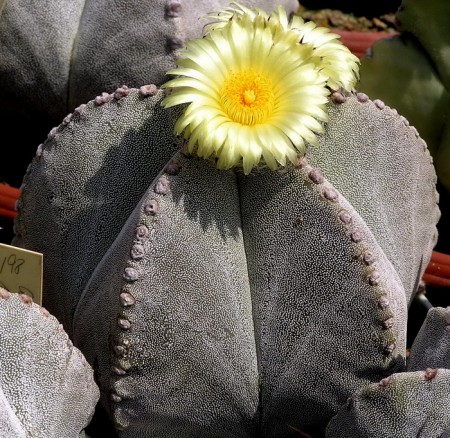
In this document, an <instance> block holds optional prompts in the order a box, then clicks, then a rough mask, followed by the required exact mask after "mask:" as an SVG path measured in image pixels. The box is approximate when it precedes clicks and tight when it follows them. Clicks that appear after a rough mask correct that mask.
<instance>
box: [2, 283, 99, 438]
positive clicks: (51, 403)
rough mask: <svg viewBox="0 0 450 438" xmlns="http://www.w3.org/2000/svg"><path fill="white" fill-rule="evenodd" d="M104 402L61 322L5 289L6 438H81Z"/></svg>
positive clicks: (3, 386)
mask: <svg viewBox="0 0 450 438" xmlns="http://www.w3.org/2000/svg"><path fill="white" fill-rule="evenodd" d="M98 399H99V390H98V387H97V385H96V384H95V382H94V376H93V371H92V368H91V367H90V366H89V364H88V363H87V362H86V360H85V358H84V356H83V355H82V354H81V352H80V351H79V350H78V348H76V347H74V346H73V345H72V342H71V341H70V340H69V338H68V336H67V334H66V333H65V332H64V331H63V329H62V326H61V325H60V324H59V322H58V321H57V319H56V318H55V317H54V316H52V315H50V314H49V313H48V312H47V311H46V310H45V309H43V308H42V307H40V306H38V305H37V304H34V303H32V301H31V298H29V297H26V296H23V295H18V294H10V293H9V292H7V291H6V290H4V289H0V406H1V407H2V409H1V413H0V436H1V437H5V438H21V437H27V438H28V437H34V438H49V437H51V438H60V437H64V438H79V436H80V434H81V432H82V430H83V429H84V428H85V427H86V426H87V425H88V424H89V421H90V420H91V418H92V415H93V414H94V408H95V405H96V403H97V401H98Z"/></svg>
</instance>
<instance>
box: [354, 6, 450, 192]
mask: <svg viewBox="0 0 450 438" xmlns="http://www.w3.org/2000/svg"><path fill="white" fill-rule="evenodd" d="M449 17H450V4H449V3H448V2H447V1H445V0H434V1H433V2H432V4H431V5H430V2H427V1H424V0H403V1H402V4H401V6H400V8H399V10H398V11H397V14H396V18H397V22H398V30H399V32H400V34H399V35H397V36H393V37H390V38H387V39H383V40H381V41H378V42H376V43H375V44H374V45H373V46H372V48H371V49H370V51H369V53H368V54H367V55H366V56H365V57H364V58H363V59H362V62H361V81H360V83H359V84H358V88H359V89H360V90H362V91H364V92H366V93H367V94H369V95H370V96H373V97H379V98H380V99H382V100H383V101H385V102H386V103H387V104H388V105H390V106H393V107H395V108H396V109H397V110H398V111H399V112H400V113H401V114H402V115H404V116H405V117H406V118H407V119H408V120H409V121H410V122H411V123H412V124H413V125H414V126H415V127H416V128H417V129H418V131H419V132H420V135H421V136H422V137H423V138H424V139H425V141H426V142H427V144H428V147H429V149H430V152H431V154H432V156H433V157H434V162H435V167H436V172H437V175H438V178H439V180H440V181H441V183H442V184H443V186H444V187H445V189H446V190H447V191H450V171H449V169H450V137H449V136H450V126H449V123H448V120H449V111H450V94H449V93H450V57H449V56H448V53H447V47H448V44H449V43H450V39H449V38H450V34H449V32H448V29H449V25H450V22H449ZM430 23H433V25H432V26H430V25H429V24H430ZM422 96H426V99H422V98H421V97H422ZM419 101H420V103H418V102H419Z"/></svg>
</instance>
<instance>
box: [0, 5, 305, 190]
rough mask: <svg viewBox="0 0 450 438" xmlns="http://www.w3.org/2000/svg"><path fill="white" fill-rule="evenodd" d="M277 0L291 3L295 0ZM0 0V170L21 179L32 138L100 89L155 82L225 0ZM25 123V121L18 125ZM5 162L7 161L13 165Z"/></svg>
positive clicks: (10, 179)
mask: <svg viewBox="0 0 450 438" xmlns="http://www.w3.org/2000/svg"><path fill="white" fill-rule="evenodd" d="M258 3H259V5H260V6H261V7H263V8H268V9H270V8H272V7H274V6H275V5H276V4H278V3H280V4H282V5H283V7H284V8H285V9H286V10H287V11H289V12H294V11H295V10H296V8H298V3H297V1H296V0H283V1H280V2H275V1H273V0H260V1H259V2H258ZM2 4H3V2H0V92H1V94H2V99H1V103H0V120H1V122H0V123H1V124H0V128H1V129H3V130H6V129H12V130H13V131H14V132H15V133H16V136H17V137H16V139H15V144H16V145H20V147H14V148H11V149H10V154H11V155H10V157H12V159H11V158H9V159H8V160H2V165H1V167H0V175H1V177H2V178H3V179H6V180H8V182H9V183H10V184H12V185H17V186H18V185H19V184H20V180H21V178H22V176H23V175H24V173H25V169H26V165H27V164H28V162H29V161H30V160H31V158H32V156H33V153H34V150H35V148H36V145H37V144H38V143H39V141H41V139H42V138H43V137H44V136H45V135H46V133H47V132H48V131H49V130H50V129H51V127H53V126H55V125H57V124H59V122H60V121H61V120H62V118H63V117H65V116H66V114H68V113H69V112H73V110H74V109H75V108H76V107H77V106H79V105H81V104H82V103H84V102H86V101H88V100H91V99H92V98H94V97H95V96H96V95H97V93H98V92H99V91H100V90H106V91H108V92H113V91H114V90H115V89H116V88H117V87H119V86H121V85H122V84H129V85H133V86H140V85H142V84H146V83H154V84H156V85H161V84H162V83H163V82H164V81H165V73H166V71H167V70H169V69H170V68H173V67H174V65H175V64H174V62H175V59H176V57H177V55H178V52H179V49H180V48H182V47H183V45H184V41H185V39H191V38H194V37H198V36H200V35H201V30H202V27H203V25H204V24H205V23H206V15H207V13H209V12H211V11H212V10H218V9H220V8H221V7H223V6H225V5H227V4H228V1H225V0H214V1H205V0H202V1H195V0H183V1H178V0H147V1H144V2H143V1H136V0H135V1H128V2H127V4H126V7H125V6H124V5H123V4H122V3H121V2H114V3H111V2H108V1H102V2H100V1H96V2H93V3H91V2H87V1H85V0H57V1H55V0H45V1H39V2H35V1H32V0H20V1H5V2H4V7H3V10H2V7H1V6H2ZM24 125H26V126H27V127H28V128H27V129H23V126H24ZM11 162H12V163H13V166H11Z"/></svg>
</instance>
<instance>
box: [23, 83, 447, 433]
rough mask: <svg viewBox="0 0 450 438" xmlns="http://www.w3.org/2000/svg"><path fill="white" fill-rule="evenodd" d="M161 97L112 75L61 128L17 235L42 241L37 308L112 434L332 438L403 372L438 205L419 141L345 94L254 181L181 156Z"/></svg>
mask: <svg viewBox="0 0 450 438" xmlns="http://www.w3.org/2000/svg"><path fill="white" fill-rule="evenodd" d="M163 96H164V93H163V92H161V91H157V90H156V87H154V86H145V87H141V88H140V89H139V90H136V89H128V88H126V87H121V88H120V89H118V90H117V91H116V92H115V93H113V94H112V95H109V94H106V93H105V94H103V95H100V96H98V97H97V98H95V99H94V100H93V101H91V102H89V103H88V104H87V105H85V106H82V107H80V108H79V109H78V110H77V111H76V112H75V114H74V115H71V116H70V117H68V118H66V119H65V120H64V122H63V124H62V125H60V126H59V127H58V128H55V129H54V130H53V131H52V132H51V133H50V135H49V138H48V139H47V140H46V141H45V142H44V143H43V144H42V145H40V146H39V148H38V151H37V154H36V157H35V158H34V160H33V162H32V163H31V165H30V167H29V170H28V172H27V175H26V176H25V178H24V184H23V187H22V188H23V190H22V197H21V199H20V200H19V203H18V209H19V216H18V218H17V220H16V233H17V234H16V237H15V240H14V244H16V245H18V246H24V247H27V248H29V249H33V250H37V251H40V252H43V253H44V257H46V263H44V268H45V273H44V290H45V293H44V297H47V299H46V302H45V305H46V306H47V307H48V308H49V310H51V311H52V312H54V313H55V315H56V316H57V317H58V318H61V321H62V322H63V323H64V325H65V326H66V327H67V328H68V331H69V333H70V335H71V337H73V339H74V340H75V343H76V345H77V346H78V347H79V348H80V349H81V351H83V353H84V354H85V355H86V358H87V360H88V361H89V362H90V363H91V365H93V366H94V368H95V370H96V376H97V379H98V380H97V381H98V383H99V385H100V388H101V393H102V396H101V400H102V404H103V405H104V406H105V408H106V409H107V410H108V412H109V414H110V417H111V419H112V420H113V421H114V424H115V425H116V428H117V430H118V431H119V433H120V436H121V437H127V438H128V437H130V438H135V437H141V436H147V435H152V436H154V437H165V438H167V437H172V436H185V437H192V436H202V437H216V436H217V437H218V436H221V437H243V436H249V437H252V436H259V435H262V436H267V437H284V436H290V435H292V434H293V429H292V428H296V429H298V430H302V431H303V432H305V433H310V434H313V435H314V436H323V434H324V430H325V427H326V424H327V422H328V421H329V419H330V418H331V417H333V415H335V414H336V413H337V412H338V411H339V409H340V406H341V405H343V404H344V403H345V401H346V400H347V398H348V397H349V396H350V395H351V394H353V393H356V392H357V391H358V390H360V389H361V388H364V387H366V386H367V385H370V384H372V383H375V382H378V381H380V379H382V378H383V377H385V376H386V375H389V374H392V373H394V372H398V371H403V370H404V367H405V348H406V345H405V344H406V341H405V337H406V315H407V309H408V305H409V301H410V298H411V296H412V295H413V294H414V292H415V290H414V288H415V287H416V284H417V283H418V280H419V279H420V278H421V276H422V274H423V271H424V269H425V267H426V265H427V263H428V260H429V258H430V255H431V250H432V247H433V245H434V243H435V241H436V222H437V220H438V218H439V209H438V207H437V194H436V191H435V183H436V175H435V172H434V168H433V165H432V161H431V157H430V154H429V153H428V151H427V149H426V145H425V144H424V142H423V140H421V139H420V138H419V136H418V135H417V131H415V129H414V128H413V127H410V126H408V123H407V122H406V120H405V119H404V118H402V117H400V116H399V115H398V114H397V113H396V112H395V111H394V110H391V109H390V108H388V107H387V106H385V105H384V104H383V103H382V102H381V101H374V102H372V101H371V100H370V99H368V98H367V96H365V95H363V94H344V93H340V92H336V93H334V94H333V95H332V96H331V98H330V102H329V105H328V106H329V108H328V109H329V116H330V119H329V121H328V123H327V124H326V125H325V133H324V134H323V135H321V136H320V139H319V147H318V148H317V149H310V150H309V151H308V153H307V155H306V157H304V158H303V159H300V160H299V163H298V165H297V166H294V167H289V168H286V169H284V170H280V171H278V172H272V171H269V170H268V169H265V168H261V169H256V170H254V171H253V172H252V173H251V174H250V175H248V176H244V175H243V174H242V173H241V171H240V170H239V169H237V170H236V171H219V170H217V169H216V168H215V167H214V163H212V162H207V161H204V160H200V159H198V158H195V157H188V156H185V155H184V154H183V153H181V152H177V150H179V149H180V148H182V142H181V140H180V139H178V138H177V137H175V136H174V135H173V134H172V132H173V126H174V123H175V120H176V118H177V117H178V115H179V112H178V111H175V110H171V111H167V110H162V109H161V108H160V101H161V99H162V98H163ZM174 154H175V156H174ZM341 154H342V156H341ZM411 172H412V174H411ZM328 175H330V176H329V177H328ZM419 200H420V202H419ZM417 204H420V205H417ZM396 206H397V207H399V206H401V208H402V211H403V214H400V213H399V212H398V211H397V210H396V208H395V207H396ZM49 236H51V238H49ZM61 291H65V293H61Z"/></svg>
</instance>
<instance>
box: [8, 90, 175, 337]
mask: <svg viewBox="0 0 450 438" xmlns="http://www.w3.org/2000/svg"><path fill="white" fill-rule="evenodd" d="M149 90H150V91H151V93H150V95H143V94H142V92H140V91H139V90H132V91H129V90H126V91H125V92H124V93H125V95H126V96H125V97H122V98H119V99H116V98H114V97H113V95H108V94H104V95H103V96H98V98H97V99H96V100H94V101H90V102H89V103H88V104H87V105H84V106H80V107H79V108H78V109H77V110H76V111H75V112H74V114H71V115H69V116H68V117H66V118H65V119H64V121H63V123H62V124H61V125H59V127H58V129H57V130H55V131H53V132H52V134H51V135H49V137H48V138H47V140H46V141H45V142H44V143H43V144H42V145H40V146H39V147H38V150H37V153H36V156H35V158H34V160H33V162H32V163H31V166H30V168H29V174H28V176H25V178H24V181H23V184H24V185H25V186H26V187H27V188H26V189H25V190H24V195H23V197H22V200H21V201H20V202H19V203H18V208H19V210H20V209H21V205H22V204H26V205H27V208H26V209H25V210H24V211H23V212H22V214H21V215H20V219H19V220H18V221H17V222H16V224H15V230H16V236H15V238H14V245H18V246H21V245H22V244H23V245H26V246H27V248H29V249H34V250H37V251H43V252H45V262H44V289H45V293H44V301H43V304H44V305H45V306H46V307H47V308H48V309H49V311H50V312H51V313H52V314H54V315H56V316H57V317H58V319H59V320H60V322H61V323H62V324H63V325H64V328H65V330H66V331H67V332H68V333H69V335H71V334H72V317H73V313H74V311H75V307H76V305H77V303H78V300H79V298H80V295H81V293H82V291H83V288H84V287H85V285H86V282H87V280H88V279H89V276H90V275H91V273H92V271H93V270H94V268H95V267H96V265H97V264H98V263H99V261H100V260H101V258H102V257H103V254H104V253H105V252H106V250H107V249H108V247H109V246H110V245H111V243H112V242H113V241H114V239H115V238H116V236H117V234H118V233H119V231H120V229H121V228H122V225H123V224H124V223H125V221H126V219H127V218H128V216H129V214H130V213H131V211H132V210H133V209H134V207H135V205H136V203H137V202H138V201H139V199H140V197H141V196H142V194H143V192H144V191H145V190H146V188H147V186H148V185H149V184H150V183H151V182H152V181H153V179H154V178H155V177H156V175H157V174H158V172H159V171H160V170H161V168H162V167H163V166H164V164H165V163H166V162H167V161H168V160H169V159H170V157H171V156H172V155H173V154H174V153H175V151H176V150H178V149H179V148H180V144H181V142H180V140H179V139H176V138H175V136H174V135H173V134H172V131H173V125H174V120H175V118H176V117H178V115H179V114H180V111H179V109H174V110H169V112H167V111H165V110H163V109H162V108H161V107H160V106H159V102H160V100H161V98H162V95H163V93H162V92H159V93H158V94H157V96H153V95H152V94H154V93H153V90H151V89H150V88H149ZM120 96H121V94H119V95H118V96H117V97H120ZM96 102H97V103H96ZM87 157H89V158H87ZM35 181H36V183H35ZM37 181H39V183H37ZM55 182H56V183H55ZM105 187H108V189H107V190H106V191H105V190H104V188H105ZM68 193H71V195H70V196H67V195H68ZM38 218H41V219H38ZM36 219H37V220H36ZM22 242H23V243H22ZM75 260H76V262H75ZM62 290H64V293H61V291H62Z"/></svg>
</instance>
